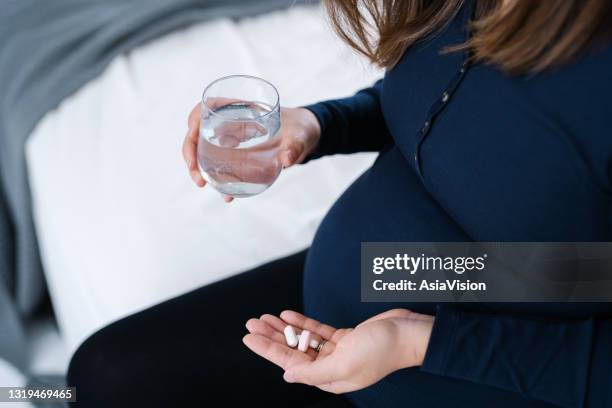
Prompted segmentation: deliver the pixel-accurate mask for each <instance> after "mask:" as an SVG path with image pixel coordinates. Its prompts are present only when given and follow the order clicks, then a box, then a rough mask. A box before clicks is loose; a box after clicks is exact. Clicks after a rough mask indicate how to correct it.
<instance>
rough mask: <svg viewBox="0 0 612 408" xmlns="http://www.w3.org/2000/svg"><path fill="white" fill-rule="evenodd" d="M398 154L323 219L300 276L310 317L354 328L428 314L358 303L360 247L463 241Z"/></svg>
mask: <svg viewBox="0 0 612 408" xmlns="http://www.w3.org/2000/svg"><path fill="white" fill-rule="evenodd" d="M466 240H469V238H468V237H467V236H466V235H465V234H464V232H463V231H462V230H461V228H460V227H459V226H458V225H457V224H456V223H455V222H454V221H453V220H452V219H450V218H449V217H448V215H447V214H446V213H445V212H444V211H443V209H442V208H441V207H440V206H439V205H438V204H437V203H436V202H435V201H434V200H433V199H432V197H431V196H430V195H429V193H428V192H427V190H425V188H424V187H423V185H422V183H421V181H420V179H419V178H418V177H417V175H416V174H415V173H414V171H413V170H412V168H410V166H409V165H408V164H407V163H406V160H405V158H404V156H402V154H401V153H400V152H399V150H398V149H397V148H392V149H391V150H389V151H387V152H385V153H382V154H381V155H380V156H379V158H378V160H377V161H376V163H374V165H373V166H372V168H370V169H369V170H368V171H366V172H365V173H364V174H363V175H361V177H359V178H358V179H357V180H356V181H355V182H354V183H353V184H352V185H351V186H350V187H349V188H348V189H347V190H346V192H344V194H343V195H342V196H341V197H340V198H339V199H338V201H337V202H336V203H335V204H334V206H333V207H332V208H331V210H330V211H329V213H328V214H327V215H326V217H325V218H324V219H323V222H322V223H321V225H320V227H319V230H318V231H317V234H316V236H315V239H314V241H313V244H312V246H311V248H310V251H309V254H308V258H307V261H306V267H305V276H304V304H305V310H306V312H307V313H308V314H310V315H311V316H313V317H316V318H318V319H321V320H323V321H326V322H329V323H331V324H333V325H336V326H353V325H355V324H357V323H359V322H361V321H363V320H365V319H367V318H368V317H370V316H372V315H374V314H376V313H380V312H383V311H385V310H389V309H390V308H394V307H404V308H406V307H409V308H412V309H413V310H418V311H421V312H424V313H427V312H429V313H432V309H433V305H431V304H426V303H422V304H414V305H408V304H406V303H402V304H390V303H361V301H360V274H359V271H360V269H359V268H360V265H359V262H360V247H361V242H366V241H466Z"/></svg>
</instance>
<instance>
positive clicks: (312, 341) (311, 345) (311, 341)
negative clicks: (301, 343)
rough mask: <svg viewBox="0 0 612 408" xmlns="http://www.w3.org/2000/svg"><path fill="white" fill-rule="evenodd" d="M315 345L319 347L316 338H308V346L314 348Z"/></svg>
mask: <svg viewBox="0 0 612 408" xmlns="http://www.w3.org/2000/svg"><path fill="white" fill-rule="evenodd" d="M317 347H319V342H318V341H317V340H316V339H310V348H313V349H315V350H316V348H317Z"/></svg>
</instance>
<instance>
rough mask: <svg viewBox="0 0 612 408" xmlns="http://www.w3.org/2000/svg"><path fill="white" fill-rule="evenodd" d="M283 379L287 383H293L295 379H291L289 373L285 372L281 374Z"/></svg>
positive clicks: (291, 375) (291, 376)
mask: <svg viewBox="0 0 612 408" xmlns="http://www.w3.org/2000/svg"><path fill="white" fill-rule="evenodd" d="M283 378H284V379H285V381H286V382H288V383H292V382H295V378H294V377H293V374H291V373H290V372H289V371H285V374H283Z"/></svg>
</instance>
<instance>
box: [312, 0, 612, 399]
mask: <svg viewBox="0 0 612 408" xmlns="http://www.w3.org/2000/svg"><path fill="white" fill-rule="evenodd" d="M468 17H469V10H468V7H465V8H464V9H463V10H462V12H461V13H460V14H459V15H458V16H457V17H456V18H455V19H453V21H452V22H451V23H450V24H449V25H448V26H447V27H446V29H445V30H444V31H442V32H441V33H440V34H438V35H436V36H435V37H434V38H432V39H430V40H428V41H426V42H423V43H421V44H419V45H416V46H413V47H411V48H410V49H409V50H408V51H407V52H406V53H405V55H404V56H403V58H402V59H401V61H400V62H399V63H398V64H397V65H396V66H395V67H394V68H393V69H391V70H389V71H388V72H387V73H386V75H385V77H384V79H383V80H381V81H379V82H377V83H376V84H375V85H374V86H373V87H372V88H368V89H365V90H362V91H360V92H358V93H357V94H356V95H354V96H352V97H349V98H346V99H341V100H334V101H327V102H322V103H319V104H316V105H312V106H309V107H308V108H309V109H310V110H311V111H312V112H314V114H315V115H316V116H317V118H318V120H319V122H320V124H321V128H322V139H321V143H320V146H319V149H318V151H317V152H316V153H315V155H314V157H317V156H322V155H328V154H336V153H352V152H358V151H380V154H379V156H378V159H377V160H376V162H375V164H374V165H373V166H372V168H370V169H369V170H367V171H366V172H365V173H364V174H363V175H362V176H361V177H359V178H358V179H357V181H355V182H354V183H353V185H351V187H349V189H348V190H347V191H346V192H345V193H344V194H343V195H342V197H341V198H340V199H339V200H338V201H337V202H336V203H335V205H334V206H333V207H332V209H331V210H330V211H329V213H328V214H327V216H326V217H325V219H324V220H323V222H322V224H321V226H320V228H319V230H318V232H317V235H316V237H315V240H314V242H313V245H312V247H311V249H310V251H309V256H308V259H307V263H306V270H305V278H304V279H305V284H304V299H305V309H306V312H307V313H308V314H310V315H312V316H313V317H315V318H318V319H320V320H322V321H325V322H328V323H330V324H332V325H336V326H340V327H347V326H354V325H355V324H357V323H359V322H361V321H363V320H365V319H367V318H368V317H370V316H372V315H374V314H376V313H380V312H382V311H385V310H388V309H391V308H395V307H404V308H409V309H412V310H416V311H420V312H424V313H429V314H435V315H436V320H435V324H434V329H433V333H432V337H431V341H430V344H429V347H428V350H427V355H426V358H425V362H424V364H423V366H422V367H416V368H410V369H404V370H400V371H398V372H396V373H394V374H392V375H390V376H388V377H386V378H385V379H383V380H382V381H380V382H379V383H377V384H375V385H373V386H371V387H369V388H367V389H365V390H362V391H359V392H355V393H352V394H350V396H351V397H352V399H353V401H354V402H356V403H357V404H358V405H360V406H381V407H392V406H403V407H408V406H410V407H445V406H450V407H482V406H485V407H493V406H494V407H506V406H507V407H519V406H520V407H523V406H530V407H545V406H546V407H548V406H559V407H568V408H569V407H572V408H574V407H583V406H588V407H600V406H601V407H603V406H606V407H609V406H612V304H608V303H598V304H594V303H581V304H576V303H574V304H570V303H568V304H559V303H552V304H551V303H547V304H534V303H505V304H500V303H490V304H452V305H450V304H448V305H435V304H425V303H415V304H406V303H401V304H397V303H395V304H391V303H361V302H360V281H359V280H360V273H359V270H360V269H359V260H360V243H361V242H362V241H470V240H476V241H587V242H590V241H612V203H611V198H612V194H611V191H612V103H611V102H610V98H612V75H611V73H612V47H607V48H605V49H603V50H601V51H600V52H597V53H593V54H591V55H588V56H585V57H584V58H582V59H580V60H579V61H577V62H576V63H574V64H572V65H569V66H566V67H564V68H562V69H560V70H556V71H554V72H546V73H542V74H538V75H535V76H530V77H526V76H509V75H506V74H504V73H503V72H501V71H500V70H498V69H496V68H495V67H491V66H486V65H480V64H479V65H474V66H468V65H466V64H465V61H466V55H464V54H461V53H452V54H443V55H442V54H441V53H440V50H441V49H442V48H444V47H445V46H447V45H450V44H457V43H460V42H462V41H463V40H464V39H465V38H466V35H467V30H466V29H465V27H466V21H467V19H468Z"/></svg>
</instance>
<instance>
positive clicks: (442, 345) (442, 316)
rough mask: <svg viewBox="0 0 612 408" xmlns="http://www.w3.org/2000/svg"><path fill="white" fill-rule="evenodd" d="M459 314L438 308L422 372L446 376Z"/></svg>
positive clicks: (442, 307) (444, 308)
mask: <svg viewBox="0 0 612 408" xmlns="http://www.w3.org/2000/svg"><path fill="white" fill-rule="evenodd" d="M457 320H458V312H457V311H455V310H452V309H448V308H446V307H444V306H438V307H437V311H436V319H435V321H434V325H433V329H432V331H431V337H430V338H429V344H428V346H427V351H426V352H425V358H424V359H423V365H421V370H422V371H425V372H428V373H430V374H437V375H445V373H446V366H447V363H448V359H449V354H450V352H451V350H452V347H453V340H454V337H455V328H456V326H457Z"/></svg>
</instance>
